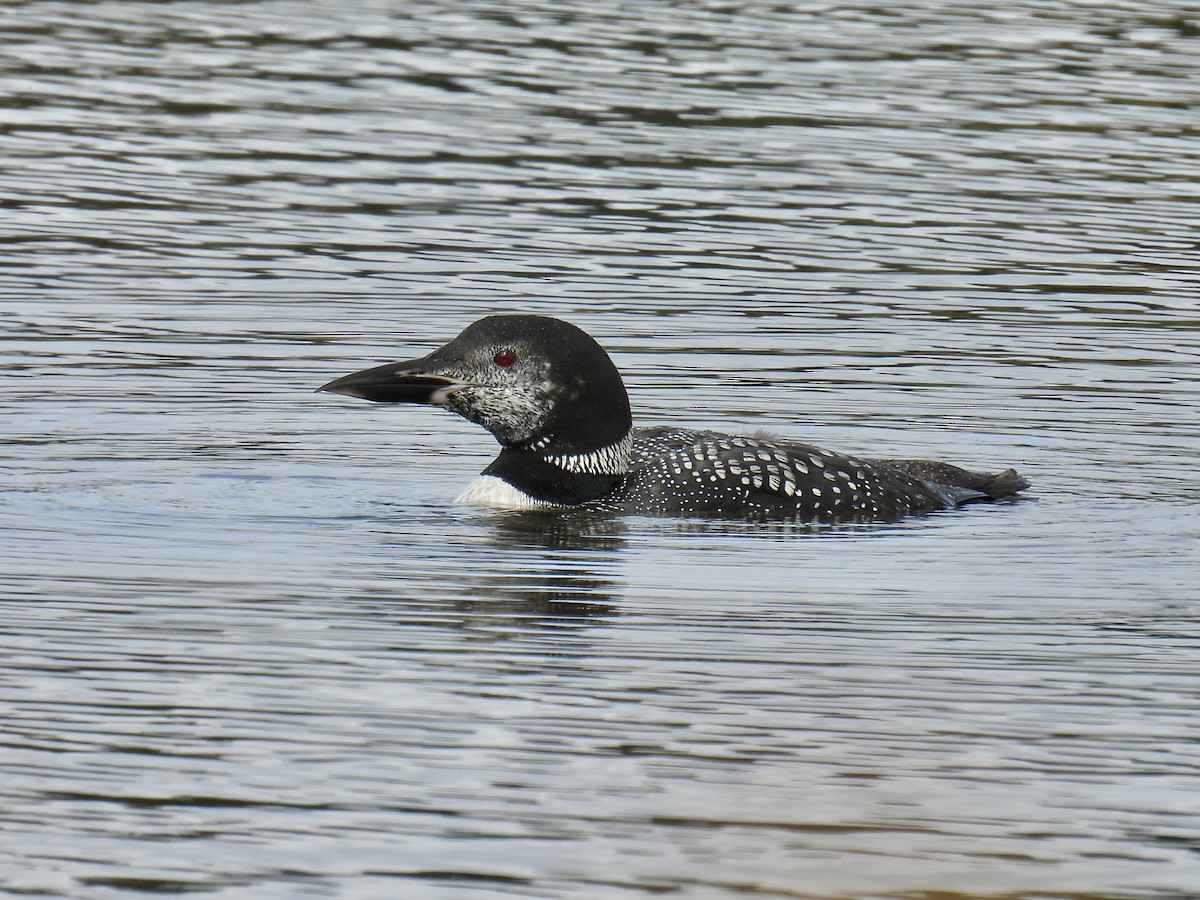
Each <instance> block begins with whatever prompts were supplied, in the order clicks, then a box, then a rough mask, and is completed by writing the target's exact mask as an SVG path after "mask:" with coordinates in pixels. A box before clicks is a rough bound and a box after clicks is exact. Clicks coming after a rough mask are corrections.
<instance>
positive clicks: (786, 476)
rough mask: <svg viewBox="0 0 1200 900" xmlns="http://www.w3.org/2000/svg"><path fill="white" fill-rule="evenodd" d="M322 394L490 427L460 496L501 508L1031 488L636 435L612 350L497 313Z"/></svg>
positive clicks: (728, 504) (732, 510) (894, 464)
mask: <svg viewBox="0 0 1200 900" xmlns="http://www.w3.org/2000/svg"><path fill="white" fill-rule="evenodd" d="M318 390H321V391H332V392H334V393H337V394H346V395H348V396H350V397H360V398H362V399H364V400H373V401H376V402H379V403H423V404H428V405H432V406H442V407H445V408H447V409H449V410H451V411H453V412H456V413H458V414H459V415H461V416H463V417H465V418H467V419H469V420H470V421H472V422H475V423H477V424H479V425H482V426H483V427H484V428H486V429H487V430H488V431H490V432H491V433H492V434H493V435H494V436H495V438H496V440H498V441H499V442H500V446H501V448H502V449H501V450H500V455H499V456H497V457H496V459H495V460H494V461H493V462H492V464H491V465H490V466H488V467H487V468H486V469H484V470H483V473H482V475H481V476H480V477H479V478H478V479H477V480H476V481H475V482H474V483H472V484H471V485H470V486H469V487H468V488H467V489H466V490H465V491H464V492H463V493H462V495H461V496H460V497H459V498H458V499H459V501H460V502H465V503H473V504H475V505H479V506H490V507H495V508H501V509H524V510H533V509H579V508H582V509H590V510H600V511H611V512H632V513H640V514H647V515H689V514H690V515H697V514H709V515H718V516H732V517H736V518H751V519H780V518H786V519H797V520H801V521H808V522H867V521H892V520H895V519H899V518H900V517H902V516H905V515H908V514H912V513H926V512H932V511H934V510H940V509H949V508H951V507H955V506H959V505H961V504H963V503H969V502H972V501H977V500H998V499H1001V498H1005V497H1011V496H1012V495H1014V494H1016V493H1017V492H1018V491H1020V490H1022V489H1023V488H1025V487H1027V486H1028V482H1026V481H1025V479H1024V478H1022V477H1021V476H1020V475H1018V474H1017V473H1016V472H1015V471H1013V470H1012V469H1006V470H1005V471H1003V472H1001V473H1000V474H998V475H982V474H979V473H976V472H969V471H966V470H964V469H960V468H958V467H957V466H952V465H949V464H947V463H941V462H932V461H927V460H910V459H868V458H866V457H860V456H850V455H845V454H841V453H833V452H831V451H829V450H823V449H820V448H818V447H813V446H811V445H809V444H800V443H795V442H792V441H780V440H774V439H770V438H765V437H738V436H733V435H728V434H720V433H717V432H713V431H696V430H692V429H680V428H671V427H659V428H634V427H633V422H632V418H631V416H630V411H629V397H628V394H626V392H625V385H624V383H623V382H622V381H621V376H620V374H619V373H618V372H617V369H616V366H614V365H613V362H612V360H611V359H609V357H608V354H607V353H606V352H605V351H604V350H603V348H601V346H600V345H599V344H597V343H596V342H595V341H594V340H593V339H592V338H591V337H590V336H589V335H588V334H586V333H585V332H583V331H582V330H580V329H579V328H577V327H575V326H574V325H571V324H570V323H568V322H564V321H562V320H560V319H553V318H549V317H547V316H533V315H500V316H488V317H487V318H484V319H480V320H479V321H478V322H475V323H474V324H473V325H470V326H469V327H468V328H467V329H466V330H465V331H463V333H462V334H460V335H459V336H458V337H456V338H455V339H454V340H452V341H450V343H448V344H446V345H445V346H444V347H441V348H440V349H438V350H434V351H433V352H432V353H430V354H429V355H428V356H423V357H421V358H420V359H413V360H409V361H407V362H397V363H387V364H386V365H382V366H374V367H372V368H369V369H364V370H362V371H360V372H354V373H353V374H350V375H345V376H343V377H342V378H338V379H335V380H334V381H331V382H329V383H328V384H326V385H324V386H323V387H321V388H319V389H318Z"/></svg>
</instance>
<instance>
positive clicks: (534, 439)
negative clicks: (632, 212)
mask: <svg viewBox="0 0 1200 900" xmlns="http://www.w3.org/2000/svg"><path fill="white" fill-rule="evenodd" d="M319 390H322V391H332V392H333V393H336V394H346V395H348V396H350V397H360V398H362V399H364V400H373V401H375V402H377V403H423V404H428V405H431V406H443V407H445V408H447V409H449V410H452V411H453V412H456V413H458V414H459V415H461V416H463V417H465V418H467V419H469V420H471V421H472V422H476V423H478V424H479V425H482V426H483V427H484V428H486V429H487V430H488V431H490V432H491V433H492V434H493V435H494V436H495V437H496V440H498V441H499V442H500V443H501V445H503V446H504V447H505V448H510V449H513V450H528V451H533V452H535V453H537V454H539V455H541V456H543V457H546V458H550V459H559V458H562V459H571V458H577V457H584V456H587V455H588V454H594V453H596V452H597V451H601V450H604V449H606V448H610V447H616V446H619V445H622V443H623V442H625V441H626V439H627V438H628V436H629V432H630V428H631V426H632V422H631V419H630V413H629V397H628V395H627V394H626V392H625V385H624V384H623V383H622V381H621V376H620V374H619V373H618V372H617V368H616V366H614V365H613V363H612V360H611V359H609V358H608V354H607V353H605V352H604V349H603V348H602V347H601V346H600V345H599V344H597V343H596V342H595V341H594V340H592V338H591V337H590V336H588V335H587V334H586V333H585V332H583V331H581V330H580V329H578V328H576V327H575V326H574V325H571V324H570V323H569V322H563V321H562V320H560V319H553V318H550V317H548V316H528V315H509V316H488V317H487V318H485V319H480V320H479V321H478V322H476V323H474V324H473V325H470V326H468V327H467V329H466V330H465V331H463V333H462V334H460V335H459V336H458V337H456V338H455V339H454V340H452V341H450V343H448V344H446V345H445V346H443V347H440V348H439V349H437V350H434V351H433V352H432V353H430V354H429V355H428V356H423V357H421V358H420V359H413V360H408V361H406V362H397V363H387V364H385V365H382V366H374V367H372V368H370V369H363V370H362V371H361V372H354V373H353V374H350V375H345V376H343V377H341V378H338V379H335V380H333V381H331V382H329V384H326V385H324V386H323V387H321V388H319ZM622 462H623V460H622Z"/></svg>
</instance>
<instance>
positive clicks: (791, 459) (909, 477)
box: [590, 428, 987, 522]
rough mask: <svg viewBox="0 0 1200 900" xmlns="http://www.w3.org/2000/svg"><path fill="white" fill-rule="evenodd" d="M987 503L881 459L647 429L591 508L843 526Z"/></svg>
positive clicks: (688, 431) (754, 439)
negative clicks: (613, 485) (621, 474)
mask: <svg viewBox="0 0 1200 900" xmlns="http://www.w3.org/2000/svg"><path fill="white" fill-rule="evenodd" d="M959 471H962V470H959ZM986 497H987V494H986V493H985V492H984V491H982V490H977V489H973V488H969V487H966V486H965V485H964V486H954V485H950V484H947V485H938V484H933V483H931V482H928V481H925V480H923V479H921V478H919V477H917V476H915V475H913V474H910V473H909V472H908V471H905V469H904V468H902V467H900V466H896V465H893V464H891V463H890V462H889V461H886V460H868V459H863V458H860V457H855V456H844V455H840V454H837V453H833V452H831V451H829V450H825V449H822V448H818V447H814V446H811V445H808V444H800V443H793V442H788V441H779V440H775V439H767V438H761V437H742V436H735V435H728V434H720V433H718V432H712V431H696V430H691V429H674V428H650V429H637V430H636V431H635V432H634V442H633V453H632V457H631V459H630V467H629V472H628V474H627V476H626V478H625V481H624V482H622V484H621V485H620V486H619V487H618V488H617V489H616V490H615V491H613V493H612V494H610V495H609V496H607V497H604V498H602V499H601V500H597V501H593V503H592V504H590V505H591V506H593V507H595V508H603V509H612V510H623V511H637V512H641V513H646V514H650V515H670V514H705V513H707V514H716V515H737V516H739V517H743V516H744V517H750V518H759V517H761V518H780V517H789V518H799V519H804V520H808V521H813V520H826V519H827V520H831V521H842V522H845V521H879V520H890V519H897V518H900V517H901V516H904V515H908V514H912V513H921V512H931V511H933V510H939V509H946V508H949V507H952V506H956V505H958V504H959V503H963V502H966V501H967V500H971V499H984V498H986Z"/></svg>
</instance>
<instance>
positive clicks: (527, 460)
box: [483, 447, 625, 506]
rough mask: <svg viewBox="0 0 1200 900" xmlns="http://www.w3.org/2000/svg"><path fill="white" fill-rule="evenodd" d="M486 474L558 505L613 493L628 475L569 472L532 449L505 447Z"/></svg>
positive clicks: (575, 503)
mask: <svg viewBox="0 0 1200 900" xmlns="http://www.w3.org/2000/svg"><path fill="white" fill-rule="evenodd" d="M483 474H484V475H492V476H494V477H496V478H500V479H502V480H503V481H506V482H508V483H509V484H511V485H512V486H513V487H515V488H516V489H517V490H519V491H522V492H523V493H525V494H528V495H529V496H530V497H533V498H534V499H535V500H541V501H544V502H546V503H551V504H554V505H556V506H578V505H579V504H581V503H586V502H588V501H589V500H598V499H599V498H601V497H603V496H605V495H606V494H608V493H611V492H612V490H613V488H615V487H616V486H617V485H618V484H620V483H621V482H622V481H623V480H624V478H625V476H624V475H613V474H596V473H593V472H569V471H567V470H566V469H564V468H562V467H560V466H557V465H555V464H554V463H552V462H550V461H549V460H546V459H544V458H543V457H542V456H541V455H539V454H538V453H535V452H533V451H532V450H516V449H514V448H512V447H505V448H504V449H503V450H501V451H500V455H499V456H497V457H496V458H495V459H494V460H493V461H492V464H491V465H490V466H488V467H487V468H486V469H484V470H483Z"/></svg>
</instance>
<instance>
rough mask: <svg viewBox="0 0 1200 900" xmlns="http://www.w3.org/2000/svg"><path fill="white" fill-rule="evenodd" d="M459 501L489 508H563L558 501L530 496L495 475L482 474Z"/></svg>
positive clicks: (462, 494)
mask: <svg viewBox="0 0 1200 900" xmlns="http://www.w3.org/2000/svg"><path fill="white" fill-rule="evenodd" d="M458 502H459V503H470V504H471V505H472V506H484V507H487V508H488V509H510V510H529V509H562V506H560V505H559V504H557V503H547V502H546V501H545V500H538V499H536V498H535V497H530V496H529V495H528V494H527V493H525V492H524V491H522V490H519V489H517V488H515V487H513V486H512V485H511V484H509V483H508V482H507V481H505V480H504V479H503V478H497V477H496V476H495V475H480V476H479V477H478V478H476V479H475V480H474V481H472V482H471V483H470V484H468V485H467V487H466V489H465V490H464V491H463V492H462V493H461V494H459V495H458Z"/></svg>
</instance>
